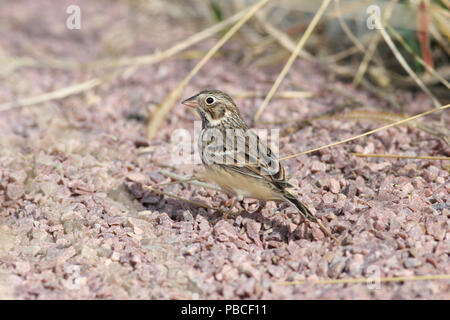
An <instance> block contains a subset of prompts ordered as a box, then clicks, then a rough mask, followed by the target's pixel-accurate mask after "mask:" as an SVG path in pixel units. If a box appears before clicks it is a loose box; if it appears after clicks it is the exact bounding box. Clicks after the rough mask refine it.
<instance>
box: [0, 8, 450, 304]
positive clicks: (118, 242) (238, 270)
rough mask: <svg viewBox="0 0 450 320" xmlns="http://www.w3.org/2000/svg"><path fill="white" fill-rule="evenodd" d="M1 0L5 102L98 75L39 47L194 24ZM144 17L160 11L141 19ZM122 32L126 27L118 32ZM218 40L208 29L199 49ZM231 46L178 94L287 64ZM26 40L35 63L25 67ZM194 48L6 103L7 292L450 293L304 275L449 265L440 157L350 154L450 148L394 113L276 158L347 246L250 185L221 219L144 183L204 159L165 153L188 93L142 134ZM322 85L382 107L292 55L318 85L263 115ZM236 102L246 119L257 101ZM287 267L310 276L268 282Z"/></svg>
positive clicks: (92, 52) (320, 134)
mask: <svg viewBox="0 0 450 320" xmlns="http://www.w3.org/2000/svg"><path fill="white" fill-rule="evenodd" d="M70 4H80V5H81V8H82V14H83V16H82V17H83V20H82V23H83V24H82V29H81V30H68V29H66V27H65V19H66V17H67V14H66V13H65V9H66V7H67V6H68V5H70ZM0 9H1V10H0V33H1V34H2V42H1V43H0V55H4V56H6V57H8V56H9V57H11V56H14V57H16V58H17V57H20V58H23V60H21V61H22V62H23V63H24V64H25V65H22V66H17V69H15V70H11V69H8V68H12V67H14V66H13V65H12V63H10V64H7V65H6V66H7V67H5V68H3V69H2V70H1V71H2V73H0V77H1V78H2V79H1V85H0V103H1V102H9V101H13V100H14V99H17V98H18V97H29V96H33V95H36V94H40V93H44V92H48V91H51V90H56V89H60V88H64V87H66V86H68V85H71V84H73V83H77V82H82V81H86V80H88V79H90V78H91V77H93V76H94V75H93V74H91V73H90V72H87V71H85V70H81V69H77V68H70V67H67V68H63V69H61V68H58V67H51V66H50V67H43V66H42V65H43V64H45V63H49V64H51V61H50V60H48V59H47V58H48V57H56V58H59V59H64V60H70V61H82V62H87V61H92V60H95V59H100V58H103V57H107V56H111V55H114V54H116V55H127V56H134V55H138V54H145V53H149V52H153V51H154V50H156V49H164V48H168V47H170V46H171V45H172V44H174V43H176V42H177V41H179V40H182V39H184V38H185V37H186V36H187V35H189V34H192V33H193V32H194V30H189V28H186V27H185V26H182V25H179V24H177V23H176V21H173V20H169V19H165V18H164V17H160V16H159V17H158V16H149V15H146V14H143V13H139V12H135V11H133V10H132V9H130V8H129V7H128V6H127V5H126V4H124V3H123V2H109V1H95V2H93V1H73V0H71V1H58V2H54V1H50V0H48V1H31V0H28V1H25V0H20V1H14V2H8V4H5V3H3V4H1V8H0ZM37 12H39V15H38V14H37ZM149 24H151V25H152V26H153V28H152V29H151V30H148V32H143V31H142V28H143V26H146V25H149ZM112 30H115V31H114V32H113V31H112ZM130 33H131V34H133V35H134V36H133V38H132V40H130V39H128V40H124V39H127V37H122V38H120V36H116V37H114V36H112V35H113V34H115V35H117V34H119V35H120V34H125V35H126V34H130ZM117 37H119V39H117ZM212 43H214V42H213V41H210V40H208V41H204V42H203V43H201V44H199V45H198V46H196V47H195V49H200V50H205V49H207V48H209V47H210V46H211V44H212ZM235 46H237V45H236V44H227V45H226V46H225V48H224V49H223V50H222V52H225V53H227V52H229V53H232V54H231V57H230V56H229V55H226V54H225V55H222V56H219V57H217V58H215V61H214V62H210V63H208V64H207V66H205V67H204V68H203V70H202V71H201V72H200V73H199V74H198V75H197V76H196V77H195V78H194V79H193V81H192V82H191V83H190V85H189V86H188V88H187V89H186V90H185V96H186V97H189V96H190V95H192V94H194V93H196V92H197V91H199V90H200V89H202V88H205V87H216V88H219V89H222V90H224V91H227V92H236V91H242V90H260V91H263V92H266V91H267V90H268V89H269V88H270V86H271V83H272V82H273V80H274V79H275V78H276V75H277V74H278V72H279V70H280V68H281V66H276V67H266V68H258V67H255V66H253V65H252V64H250V65H248V66H245V68H244V67H241V66H239V65H238V64H237V63H236V59H237V58H238V57H233V56H232V55H233V54H235V52H236V50H235V49H236V48H235ZM42 53H45V54H46V55H48V57H47V58H46V57H45V56H43V55H42ZM26 57H32V58H33V59H35V60H37V61H40V62H41V63H40V64H39V65H30V66H27V65H26V61H27V60H26V59H25V58H26ZM194 64H195V60H194V61H193V60H186V59H171V60H168V61H165V62H163V63H161V64H157V65H153V66H146V67H142V68H139V69H137V70H135V72H134V73H132V74H130V75H129V76H128V77H126V78H125V77H121V78H118V79H116V80H114V81H111V82H109V83H105V84H102V85H101V86H99V87H97V88H95V89H93V90H90V91H89V92H86V93H83V94H79V95H76V96H71V97H69V98H66V99H63V100H55V101H51V102H48V103H45V104H42V105H34V106H30V107H26V108H16V109H14V110H10V111H7V112H2V113H1V114H0V145H1V152H0V298H14V299H17V298H19V299H105V298H106V299H110V298H113V299H149V298H150V299H242V298H250V299H411V298H412V299H429V298H436V299H449V298H450V294H449V292H450V282H449V281H448V280H435V281H431V280H428V281H405V282H394V283H381V284H379V285H378V286H377V285H375V286H371V285H367V284H366V283H361V284H332V285H330V284H328V285H326V284H314V281H315V280H319V279H347V278H361V277H370V276H376V275H379V276H380V277H398V276H414V275H415V276H420V275H438V274H449V273H450V264H449V253H450V235H449V232H448V231H449V216H450V195H449V194H450V183H449V162H444V161H425V160H404V159H401V160H397V159H370V158H356V157H354V156H352V155H351V152H365V153H380V154H384V153H389V154H411V155H434V156H437V155H444V156H450V148H449V146H447V145H445V144H444V143H443V142H442V141H440V140H438V139H437V138H436V137H434V136H431V135H429V134H427V133H424V132H423V131H420V130H418V129H414V128H406V127H395V128H391V129H388V130H385V131H381V132H379V133H377V134H374V135H372V136H369V137H365V138H361V139H358V140H355V141H352V142H349V143H347V144H344V145H340V146H337V147H334V148H330V149H325V150H322V151H320V152H316V153H313V154H308V155H304V156H301V157H298V158H295V159H291V160H288V161H285V166H286V168H287V172H288V174H289V176H290V177H291V180H290V181H291V182H292V183H293V184H294V185H295V186H296V187H297V188H298V192H299V198H300V199H302V201H304V202H305V203H307V204H308V205H309V206H310V207H311V208H313V209H312V210H315V212H316V214H317V215H318V216H319V217H320V218H321V219H322V221H323V222H324V224H325V225H327V226H328V228H330V229H331V230H332V232H333V233H334V234H335V235H336V236H337V237H339V239H340V240H342V241H343V242H342V245H341V246H337V245H336V243H334V242H333V241H332V240H331V239H329V238H328V237H326V236H324V234H323V233H322V232H321V230H320V229H319V228H318V227H317V226H316V225H313V224H311V223H309V222H305V221H304V220H303V219H301V218H300V217H299V216H298V214H297V213H296V212H295V210H294V209H293V208H290V207H287V206H283V205H280V204H275V203H271V202H269V203H268V204H267V206H266V207H265V208H264V209H263V210H262V211H261V213H259V214H256V213H252V212H253V211H254V210H255V209H257V207H258V203H257V202H256V201H254V200H252V199H247V200H245V201H244V203H243V204H241V205H240V208H239V209H240V210H241V211H242V212H241V215H239V216H238V217H236V218H229V219H228V220H223V219H222V218H221V214H220V212H218V211H217V210H211V209H204V208H200V207H198V206H195V205H193V204H188V203H185V202H182V201H180V200H177V199H172V198H169V197H167V196H162V195H159V194H156V193H154V192H151V191H150V190H148V189H144V186H145V185H148V184H157V183H165V182H170V181H171V180H170V179H169V178H167V177H166V176H164V175H163V174H162V173H161V170H169V171H173V172H176V173H177V174H180V175H184V176H191V175H195V174H198V173H199V172H201V166H199V165H194V164H191V165H190V164H181V165H180V164H176V163H173V161H172V160H171V150H172V149H171V148H172V146H171V135H172V133H173V132H174V130H176V129H180V128H183V129H186V130H188V132H190V133H191V134H193V133H194V121H195V120H197V118H196V117H195V116H194V114H192V113H189V112H186V109H185V108H184V107H183V106H182V105H177V106H176V107H175V108H174V109H173V112H172V113H171V114H170V116H169V118H168V121H167V122H166V123H165V124H164V125H163V126H162V128H161V130H160V132H159V134H158V138H156V139H154V140H152V141H148V140H146V139H145V134H146V129H145V125H146V123H145V119H146V118H147V117H148V114H149V112H152V111H153V110H154V109H155V103H157V102H159V101H161V100H162V99H163V98H164V97H165V96H166V95H167V93H168V92H169V91H170V89H171V88H173V87H174V86H175V85H176V84H177V83H178V82H179V81H180V80H181V79H182V78H183V77H184V76H185V75H186V74H187V72H188V71H189V70H190V69H191V68H192V67H193V66H194ZM330 84H332V85H333V87H334V88H335V89H337V91H338V92H343V93H346V94H347V95H351V96H353V97H356V98H357V99H359V100H360V101H363V102H364V103H366V104H367V105H371V106H377V109H378V110H384V111H387V109H386V106H385V104H384V102H382V101H379V100H377V99H375V98H374V97H373V96H371V95H370V94H368V93H367V92H365V91H361V90H356V89H354V88H352V87H351V86H350V85H349V84H346V83H343V82H340V81H338V80H333V81H332V82H330V80H329V78H328V76H327V74H326V73H325V72H323V71H322V70H320V68H318V67H317V66H314V65H312V64H311V63H308V62H305V61H302V60H299V61H297V62H296V63H295V64H294V66H293V69H292V70H291V71H290V72H289V75H288V77H287V78H286V80H285V81H284V83H283V85H282V88H281V90H310V91H312V92H314V93H316V97H314V98H312V99H295V100H279V99H276V100H273V102H272V103H271V104H270V106H269V107H268V108H267V110H266V112H265V113H264V115H263V118H264V120H266V121H275V120H283V119H286V120H288V119H303V118H305V117H311V116H316V115H319V114H321V113H323V112H326V111H329V110H332V109H333V108H334V107H336V106H337V105H339V104H342V103H344V101H345V99H346V98H345V97H344V96H343V95H340V94H338V93H336V92H334V93H333V92H330V91H329V90H327V89H326V87H327V86H329V85H330ZM397 94H398V96H399V97H400V98H401V99H402V101H403V102H404V104H405V106H406V111H407V112H408V113H410V114H415V113H418V112H423V111H426V110H429V109H430V108H432V105H431V103H430V102H429V100H428V99H427V98H426V97H425V96H424V95H423V94H420V93H417V94H412V93H408V92H398V93H397ZM236 102H237V104H238V106H239V107H240V109H241V111H242V114H243V116H244V117H245V118H246V119H248V120H249V121H250V119H251V118H252V115H254V113H255V112H256V109H257V107H258V106H259V105H260V104H261V102H262V100H261V99H259V98H248V99H236ZM149 105H150V107H149V108H148V106H149ZM365 110H368V109H367V108H366V109H365ZM372 111H375V109H373V110H372ZM430 118H431V119H433V117H429V118H427V119H425V121H428V120H429V119H430ZM447 121H450V119H449V117H448V116H447ZM379 125H380V123H374V122H364V121H363V122H353V121H343V120H323V121H316V122H314V125H313V126H308V127H305V128H303V129H301V130H300V131H298V132H296V133H294V134H292V135H289V136H287V137H282V138H281V139H280V154H281V155H289V154H292V153H295V152H299V151H303V150H307V149H310V148H314V147H317V146H320V145H323V144H327V143H331V142H334V141H337V140H339V139H343V138H346V137H350V136H352V135H354V134H358V133H361V132H364V131H366V130H369V129H373V128H376V127H378V126H379ZM272 127H275V126H272ZM163 190H164V191H165V192H169V193H172V194H176V195H178V196H180V197H185V198H188V199H191V200H194V201H197V202H201V203H204V204H208V205H210V206H212V207H214V208H224V207H226V206H227V204H229V203H230V199H229V198H228V197H227V196H226V195H225V194H222V193H219V192H216V191H214V190H210V189H205V188H203V187H199V186H194V185H189V184H186V183H184V184H174V185H169V186H166V187H164V188H163ZM297 280H306V282H305V283H303V284H299V285H290V286H283V285H280V284H279V282H280V281H297Z"/></svg>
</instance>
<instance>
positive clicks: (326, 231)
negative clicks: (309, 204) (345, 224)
mask: <svg viewBox="0 0 450 320" xmlns="http://www.w3.org/2000/svg"><path fill="white" fill-rule="evenodd" d="M317 224H318V225H319V227H320V229H322V231H323V232H324V233H325V234H326V235H328V236H329V237H330V238H332V239H333V240H334V241H336V243H337V244H338V245H339V246H340V245H341V242H340V241H339V240H338V239H337V238H336V237H335V236H334V235H333V234H332V233H331V231H329V230H328V229H327V228H326V227H325V226H324V225H323V224H322V221H320V220H319V219H317Z"/></svg>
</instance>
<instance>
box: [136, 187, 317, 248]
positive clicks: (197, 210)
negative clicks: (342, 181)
mask: <svg viewBox="0 0 450 320" xmlns="http://www.w3.org/2000/svg"><path fill="white" fill-rule="evenodd" d="M133 184H134V186H132V185H133ZM132 185H128V188H129V190H130V192H131V193H132V194H134V195H135V197H136V199H137V200H138V201H139V202H141V204H142V205H143V206H144V207H146V208H147V209H150V210H158V211H160V210H164V212H166V213H167V214H168V215H169V217H170V218H171V219H173V220H175V221H183V220H185V219H186V218H185V217H184V216H183V215H182V214H180V210H179V209H180V208H182V209H184V210H189V212H190V213H191V214H192V217H193V219H194V220H196V217H197V215H201V216H203V217H204V218H205V219H206V220H207V221H208V222H209V223H210V225H212V226H214V225H215V224H216V223H218V222H219V221H221V220H224V212H226V211H227V210H228V208H227V207H226V205H225V203H222V204H221V205H220V206H219V207H217V208H213V210H211V209H206V208H203V207H200V206H197V205H195V204H192V203H187V202H185V201H182V200H179V199H174V198H170V197H166V196H164V195H162V194H159V193H157V192H154V191H152V190H143V189H141V188H142V186H137V185H136V184H135V183H132ZM133 187H134V188H133ZM138 187H139V188H138ZM135 188H137V189H140V190H142V191H143V192H142V193H140V194H139V195H137V194H136V193H135V192H132V190H133V189H135ZM158 198H159V201H157V202H156V203H148V202H147V199H158ZM163 199H164V202H163V201H162V200H163ZM196 202H198V203H200V204H203V203H204V202H203V201H201V200H196ZM224 202H225V201H224ZM204 204H205V206H210V204H207V203H204ZM257 206H258V207H257V209H255V210H252V211H250V210H248V208H247V209H245V208H244V206H242V205H239V207H238V208H237V209H238V210H239V211H238V214H236V213H233V214H230V216H229V217H228V218H227V219H226V220H228V221H229V222H230V221H231V223H232V224H233V223H235V219H236V218H237V217H238V216H241V217H242V218H243V219H246V218H247V219H252V220H254V221H256V222H259V223H261V225H262V226H269V229H272V232H270V233H269V234H267V233H265V232H264V231H262V230H260V231H259V237H260V239H261V238H262V239H261V241H262V242H263V244H264V242H265V241H268V240H275V241H282V242H284V243H289V241H291V240H299V239H301V238H304V239H305V237H301V236H300V235H299V232H297V229H298V227H297V228H296V229H295V230H293V231H290V230H289V227H288V225H287V224H286V223H284V222H282V221H280V219H276V215H277V214H280V212H282V211H283V210H285V209H286V208H288V207H289V205H288V204H280V205H279V207H278V208H277V213H274V214H272V215H271V216H269V217H267V216H264V215H263V214H262V210H263V209H264V207H261V204H259V205H257ZM235 209H236V208H235ZM288 219H289V218H288ZM305 222H306V223H309V222H308V221H307V220H305V219H303V218H301V220H300V222H299V223H298V226H302V224H304V223H305ZM305 235H306V239H309V238H310V239H309V240H312V235H311V234H310V233H306V234H305Z"/></svg>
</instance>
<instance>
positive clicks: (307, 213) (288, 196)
mask: <svg viewBox="0 0 450 320" xmlns="http://www.w3.org/2000/svg"><path fill="white" fill-rule="evenodd" d="M283 199H284V200H285V201H287V202H289V203H290V204H291V205H293V206H294V207H296V208H297V210H298V211H299V212H300V214H301V215H302V216H303V217H305V218H306V219H308V220H309V221H312V222H317V218H316V217H315V216H314V215H313V214H312V212H311V211H310V210H309V209H308V207H307V206H305V205H304V204H303V203H301V202H300V201H298V199H297V198H296V197H295V196H294V195H292V194H290V193H289V192H285V193H284V195H283Z"/></svg>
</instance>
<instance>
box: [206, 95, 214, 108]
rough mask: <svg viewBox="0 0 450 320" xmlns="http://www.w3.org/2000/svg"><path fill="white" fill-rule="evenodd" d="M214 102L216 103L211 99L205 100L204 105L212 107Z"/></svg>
mask: <svg viewBox="0 0 450 320" xmlns="http://www.w3.org/2000/svg"><path fill="white" fill-rule="evenodd" d="M214 101H216V99H214V98H213V97H208V98H206V104H207V105H208V106H210V105H212V104H213V103H214Z"/></svg>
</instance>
